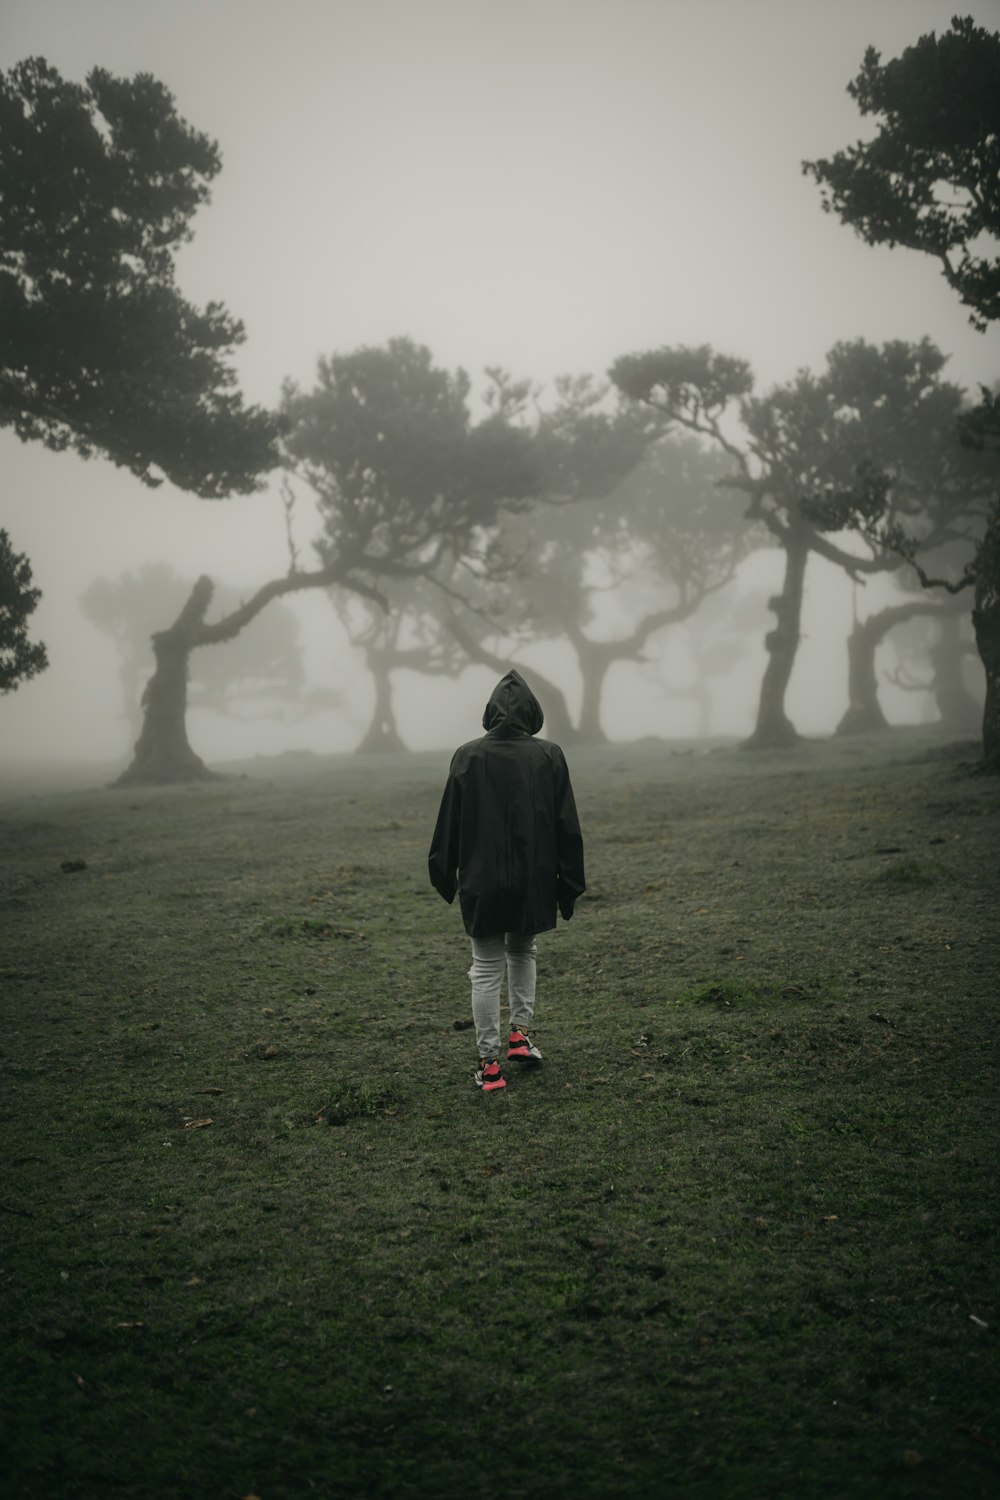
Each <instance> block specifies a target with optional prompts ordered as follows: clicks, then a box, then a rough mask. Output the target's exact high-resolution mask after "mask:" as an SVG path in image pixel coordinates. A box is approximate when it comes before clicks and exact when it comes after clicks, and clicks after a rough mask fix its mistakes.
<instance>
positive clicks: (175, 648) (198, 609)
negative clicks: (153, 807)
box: [114, 577, 215, 786]
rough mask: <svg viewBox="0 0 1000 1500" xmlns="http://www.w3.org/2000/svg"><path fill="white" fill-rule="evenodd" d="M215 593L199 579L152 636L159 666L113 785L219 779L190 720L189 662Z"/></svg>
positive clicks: (154, 653) (210, 585) (198, 640)
mask: <svg viewBox="0 0 1000 1500" xmlns="http://www.w3.org/2000/svg"><path fill="white" fill-rule="evenodd" d="M212 592H213V586H212V581H211V579H209V578H204V577H203V578H199V579H198V582H197V583H196V584H195V586H194V588H193V589H192V590H191V593H190V595H189V597H188V600H187V603H186V604H185V605H184V608H183V609H182V610H181V612H180V614H179V615H178V616H177V619H176V620H175V621H174V623H173V624H172V625H171V626H170V628H169V629H168V630H159V631H157V632H156V634H155V635H154V636H153V656H154V658H155V661H156V666H155V669H154V671H153V675H152V677H151V678H150V679H149V682H148V683H147V684H146V690H145V692H144V693H143V696H142V701H143V708H144V717H143V723H142V730H141V732H140V734H139V738H138V739H137V740H136V742H135V750H134V753H133V757H132V764H131V765H130V766H129V767H128V769H127V770H126V771H123V772H122V774H121V776H119V778H118V780H117V781H116V782H114V785H115V786H129V785H133V784H135V783H138V782H144V783H149V784H154V785H165V784H169V783H171V782H177V781H208V780H214V779H215V772H213V771H210V770H209V769H208V767H207V766H206V765H205V763H204V761H203V760H202V759H201V757H200V756H197V755H195V753H194V751H193V750H192V749H191V746H190V745H189V744H188V737H187V724H186V717H187V687H188V660H189V658H190V655H191V652H192V651H193V650H194V648H195V646H197V645H199V644H200V634H201V631H202V628H203V625H204V621H205V614H206V612H207V610H208V606H209V604H210V603H211V601H212Z"/></svg>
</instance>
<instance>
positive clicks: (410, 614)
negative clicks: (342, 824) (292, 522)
mask: <svg viewBox="0 0 1000 1500" xmlns="http://www.w3.org/2000/svg"><path fill="white" fill-rule="evenodd" d="M437 571H438V572H439V573H440V572H441V571H442V570H441V565H440V564H439V566H438V570H437ZM380 589H381V591H382V594H383V595H384V599H385V602H384V603H381V602H379V601H377V600H374V599H368V598H365V597H364V596H363V595H359V594H356V593H353V592H352V591H351V590H350V589H334V590H332V591H331V595H332V600H333V605H334V608H335V609H336V611H337V614H338V615H339V616H340V620H341V623H342V624H343V626H344V629H345V630H346V631H347V637H348V640H349V641H350V642H351V645H352V646H353V647H354V648H355V650H357V651H358V652H360V654H361V655H362V656H363V658H364V662H365V666H366V667H367V668H368V673H369V675H370V677H371V679H372V685H373V688H374V702H373V705H372V713H371V719H370V721H369V724H368V728H367V730H366V731H365V733H364V735H363V737H362V739H361V742H360V744H359V745H358V749H359V751H363V752H366V753H367V752H369V751H373V750H374V751H393V750H405V749H406V744H405V742H404V740H403V737H402V735H401V733H400V730H399V725H398V723H397V720H396V710H395V705H394V702H393V673H395V672H399V671H409V672H419V673H422V674H425V675H427V676H431V677H441V676H443V677H457V676H458V675H459V673H460V672H461V671H462V669H463V667H465V666H466V665H467V661H466V658H465V656H464V654H463V652H462V650H461V648H460V647H459V646H458V644H457V642H456V641H455V639H454V637H453V636H452V635H450V634H449V632H448V631H447V630H444V629H443V628H442V626H441V621H440V608H441V591H440V589H439V588H438V587H437V586H436V585H435V584H432V583H430V582H429V581H428V580H427V579H426V578H407V579H392V580H386V579H383V580H382V582H381V584H380Z"/></svg>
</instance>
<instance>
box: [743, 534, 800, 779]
mask: <svg viewBox="0 0 1000 1500" xmlns="http://www.w3.org/2000/svg"><path fill="white" fill-rule="evenodd" d="M781 545H782V548H783V550H784V553H785V577H784V581H783V584H782V589H781V593H780V594H777V595H775V596H774V598H772V599H769V600H768V601H767V602H768V608H769V609H770V610H771V611H772V612H773V614H774V616H775V621H776V624H775V627H774V629H773V630H772V631H769V633H768V634H767V635H766V636H765V637H764V645H765V646H766V647H767V653H768V662H767V666H766V667H765V669H764V677H763V680H762V682H761V685H760V702H759V705H758V709H757V724H756V727H755V729H754V732H753V734H752V735H751V736H750V738H749V739H748V740H744V741H743V748H744V749H745V750H784V749H787V748H788V747H789V746H791V745H796V744H798V740H799V735H798V730H797V729H796V728H795V725H794V724H793V723H792V721H791V719H790V718H789V717H788V715H787V714H786V713H785V694H786V693H787V691H788V684H789V681H790V680H791V676H792V668H793V667H794V666H795V655H796V652H797V651H798V649H799V641H800V640H801V637H802V598H803V592H804V588H805V576H806V563H807V562H808V560H809V544H808V542H807V541H806V540H805V539H804V538H802V537H800V536H798V535H796V533H795V532H794V531H791V532H788V533H786V535H785V536H784V537H783V539H782V544H781Z"/></svg>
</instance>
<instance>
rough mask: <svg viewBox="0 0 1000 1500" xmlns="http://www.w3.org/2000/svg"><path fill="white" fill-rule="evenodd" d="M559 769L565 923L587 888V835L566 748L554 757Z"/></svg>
mask: <svg viewBox="0 0 1000 1500" xmlns="http://www.w3.org/2000/svg"><path fill="white" fill-rule="evenodd" d="M553 759H554V762H555V764H554V767H553V769H554V771H555V814H556V818H555V823H556V899H557V901H558V903H559V911H560V914H561V915H562V919H563V921H564V922H568V921H569V919H570V917H571V916H572V915H573V908H574V907H575V906H576V900H577V897H578V896H582V895H583V893H584V891H585V890H586V889H587V881H586V877H585V875H584V870H583V834H582V833H581V832H580V819H579V817H578V815H577V811H576V798H575V797H574V796H573V787H572V784H571V782H570V779H569V767H568V766H567V765H566V758H565V756H564V755H563V753H562V751H561V750H560V751H558V753H557V754H556V755H555V756H554V757H553Z"/></svg>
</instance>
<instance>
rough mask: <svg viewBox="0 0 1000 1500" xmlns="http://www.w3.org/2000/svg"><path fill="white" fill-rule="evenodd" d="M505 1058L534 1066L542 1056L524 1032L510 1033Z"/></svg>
mask: <svg viewBox="0 0 1000 1500" xmlns="http://www.w3.org/2000/svg"><path fill="white" fill-rule="evenodd" d="M507 1057H508V1059H510V1058H513V1059H515V1060H516V1061H517V1062H523V1063H529V1064H531V1065H532V1066H536V1065H537V1064H538V1063H540V1062H541V1060H542V1054H541V1053H540V1052H539V1050H538V1048H537V1047H536V1046H535V1044H534V1042H533V1041H532V1040H531V1037H530V1036H529V1035H528V1033H527V1032H526V1031H512V1032H511V1034H510V1036H509V1037H508V1039H507Z"/></svg>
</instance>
